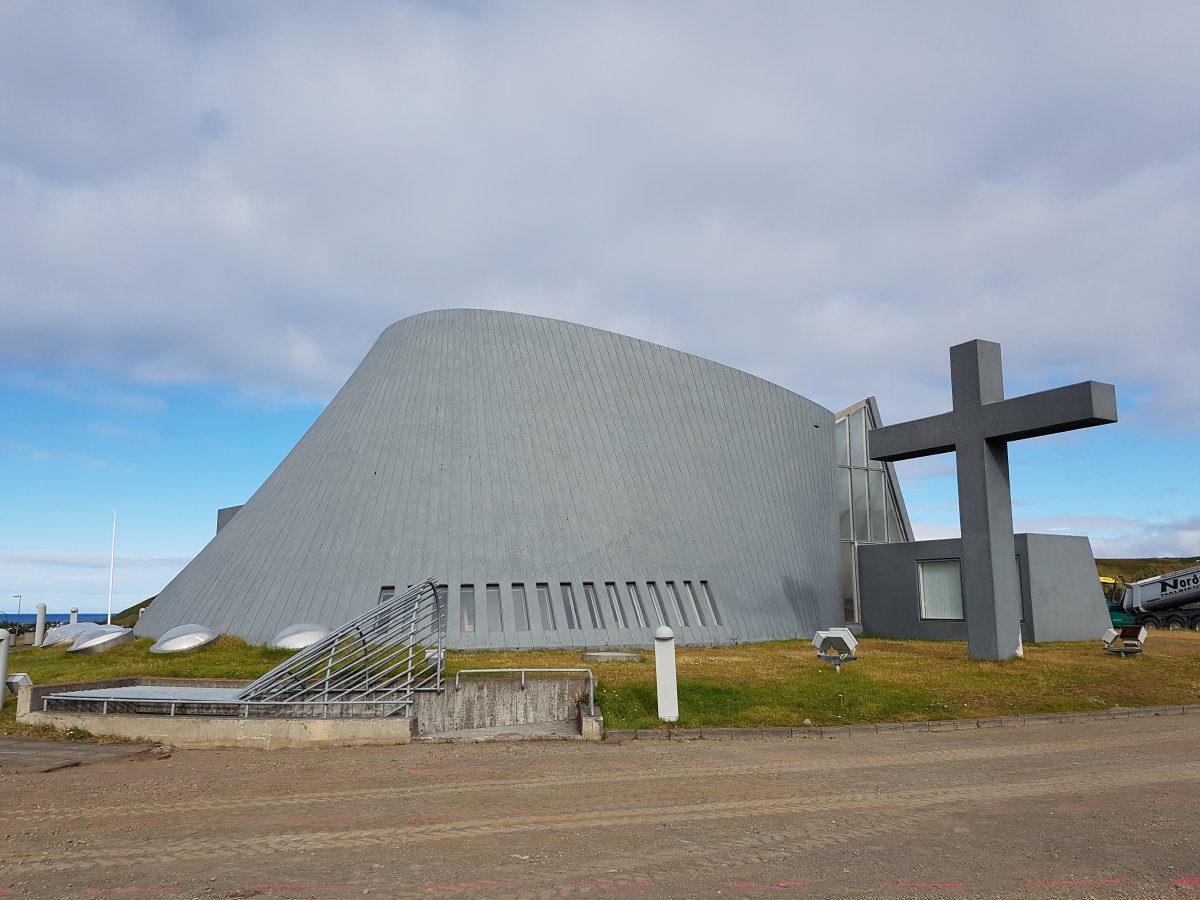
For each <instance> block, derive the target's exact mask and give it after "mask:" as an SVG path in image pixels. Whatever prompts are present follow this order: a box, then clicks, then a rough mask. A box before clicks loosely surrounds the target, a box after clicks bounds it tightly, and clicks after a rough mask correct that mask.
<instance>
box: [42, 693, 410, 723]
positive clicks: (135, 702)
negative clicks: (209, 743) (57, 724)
mask: <svg viewBox="0 0 1200 900" xmlns="http://www.w3.org/2000/svg"><path fill="white" fill-rule="evenodd" d="M51 700H58V701H60V702H64V703H85V704H86V703H92V704H96V703H99V704H100V705H101V709H100V715H102V716H106V715H108V704H110V703H118V704H120V703H124V704H126V705H130V706H166V707H169V709H170V712H169V713H168V715H171V716H173V715H175V708H176V707H179V706H206V707H214V706H229V707H236V708H238V709H241V711H242V718H247V717H248V716H249V711H250V708H251V707H254V706H295V707H300V706H319V707H321V708H322V709H323V710H324V715H323V716H322V718H328V717H329V707H331V706H400V707H411V706H412V705H413V701H412V700H238V699H236V698H232V699H227V700H222V699H216V698H214V699H211V700H191V699H189V700H181V699H175V700H168V699H160V698H157V697H75V696H72V695H71V694H70V693H66V694H46V695H45V696H43V697H42V712H49V704H50V701H51ZM217 717H218V718H225V717H222V716H219V715H218V716H217Z"/></svg>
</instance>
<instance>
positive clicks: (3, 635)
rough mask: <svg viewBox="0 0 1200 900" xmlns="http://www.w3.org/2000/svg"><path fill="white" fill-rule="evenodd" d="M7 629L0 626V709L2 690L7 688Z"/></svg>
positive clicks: (0, 707) (0, 706)
mask: <svg viewBox="0 0 1200 900" xmlns="http://www.w3.org/2000/svg"><path fill="white" fill-rule="evenodd" d="M7 680H8V629H7V628H0V709H4V692H5V691H7V690H8V685H7V684H5V682H6V681H7Z"/></svg>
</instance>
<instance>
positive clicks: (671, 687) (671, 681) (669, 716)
mask: <svg viewBox="0 0 1200 900" xmlns="http://www.w3.org/2000/svg"><path fill="white" fill-rule="evenodd" d="M654 673H655V675H656V677H657V678H658V717H659V718H660V719H662V720H663V721H664V722H674V721H676V720H678V719H679V685H678V683H677V682H676V680H675V634H674V632H672V631H671V629H670V628H668V627H667V626H666V625H663V626H662V627H661V628H659V629H658V630H657V631H655V632H654Z"/></svg>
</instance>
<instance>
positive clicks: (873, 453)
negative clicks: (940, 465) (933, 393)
mask: <svg viewBox="0 0 1200 900" xmlns="http://www.w3.org/2000/svg"><path fill="white" fill-rule="evenodd" d="M954 437H955V416H954V413H952V412H948V413H940V414H938V415H936V416H929V417H928V418H924V419H913V421H911V422H901V423H900V424H898V425H884V426H883V427H881V428H872V429H871V430H870V431H868V432H867V456H869V457H870V458H871V459H878V460H882V461H883V462H899V461H900V460H902V459H916V458H917V457H920V456H935V455H936V454H938V453H950V452H952V451H953V450H954Z"/></svg>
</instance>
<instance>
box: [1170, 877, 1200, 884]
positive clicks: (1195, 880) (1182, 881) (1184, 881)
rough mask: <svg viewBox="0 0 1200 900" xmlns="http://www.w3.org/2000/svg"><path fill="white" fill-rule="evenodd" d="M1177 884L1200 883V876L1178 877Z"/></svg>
mask: <svg viewBox="0 0 1200 900" xmlns="http://www.w3.org/2000/svg"><path fill="white" fill-rule="evenodd" d="M1175 883H1176V884H1200V878H1178V879H1176V880H1175Z"/></svg>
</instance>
